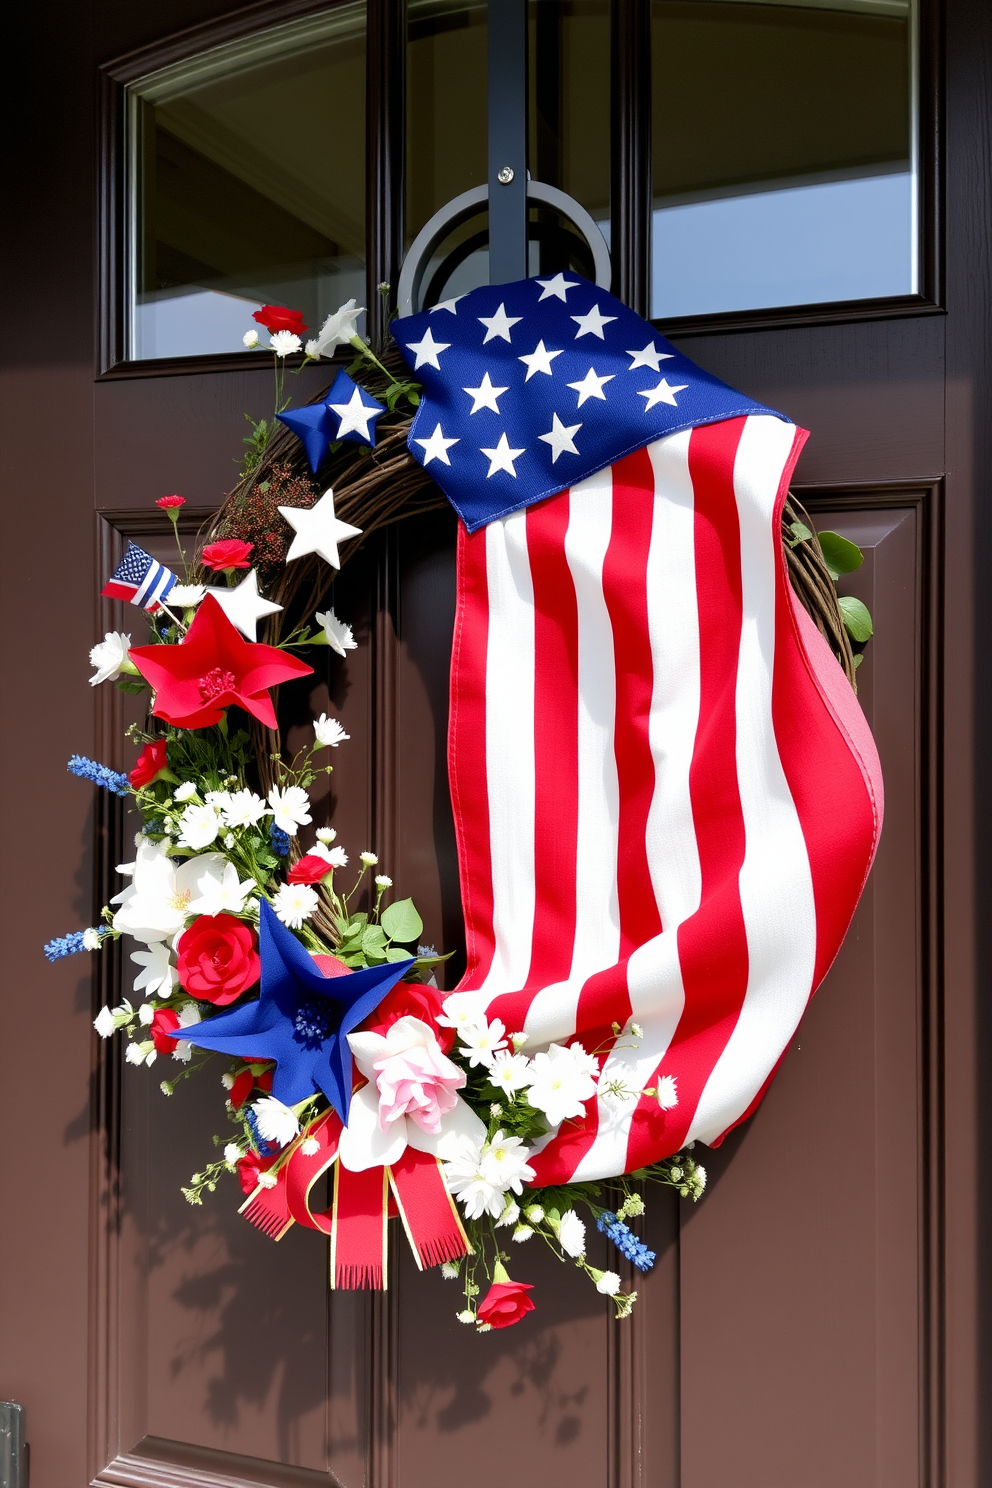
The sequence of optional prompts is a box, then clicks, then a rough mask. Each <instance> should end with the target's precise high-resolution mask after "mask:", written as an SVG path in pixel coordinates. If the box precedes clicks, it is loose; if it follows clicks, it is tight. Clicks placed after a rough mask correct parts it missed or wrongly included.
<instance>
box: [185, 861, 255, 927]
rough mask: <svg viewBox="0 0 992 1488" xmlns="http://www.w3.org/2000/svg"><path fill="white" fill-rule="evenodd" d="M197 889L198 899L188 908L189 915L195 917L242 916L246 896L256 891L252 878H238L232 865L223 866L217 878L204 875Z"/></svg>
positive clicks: (212, 875) (207, 874) (208, 874)
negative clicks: (195, 915)
mask: <svg viewBox="0 0 992 1488" xmlns="http://www.w3.org/2000/svg"><path fill="white" fill-rule="evenodd" d="M197 888H198V889H199V891H200V893H199V897H198V898H196V899H194V900H193V902H192V903H191V905H190V907H189V912H190V914H197V915H217V914H233V915H239V914H243V913H244V908H245V900H246V899H247V897H248V895H249V894H255V893H257V891H258V886H257V884H256V883H255V880H254V879H253V878H242V879H239V878H238V870H237V868H235V866H234V864H233V863H225V864H224V871H223V873H222V874H221V876H220V877H219V878H218V877H217V876H216V874H212V873H205V874H204V875H203V877H202V878H201V879H200V881H199V883H198V884H197Z"/></svg>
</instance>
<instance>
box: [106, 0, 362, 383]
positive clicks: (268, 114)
mask: <svg viewBox="0 0 992 1488" xmlns="http://www.w3.org/2000/svg"><path fill="white" fill-rule="evenodd" d="M129 95H130V97H129V119H130V123H131V131H132V180H133V199H132V212H133V219H132V220H133V263H132V282H133V301H132V306H131V328H130V330H131V351H130V354H131V356H133V357H137V358H142V359H143V358H149V357H172V356H195V355H203V354H206V353H211V352H228V351H237V350H241V349H242V346H241V341H242V336H243V335H244V332H245V330H246V328H249V327H251V326H252V325H253V322H252V319H251V316H252V312H253V311H254V310H256V309H257V308H258V306H259V305H261V304H265V303H270V304H279V305H288V306H289V307H290V308H291V309H294V310H302V312H303V318H304V320H305V321H306V323H307V325H308V326H309V327H316V326H319V324H320V322H321V321H322V319H323V318H324V317H325V316H326V315H328V314H329V313H330V312H331V311H332V310H334V309H336V308H337V307H338V305H339V304H340V303H341V302H342V301H343V300H346V299H348V297H349V296H351V295H354V296H355V297H356V298H358V299H359V301H360V302H361V303H364V296H365V5H364V3H361V4H357V3H353V4H348V5H342V6H339V7H338V8H336V9H334V10H332V11H327V12H324V13H322V14H320V15H317V16H309V17H306V18H305V19H303V20H300V21H294V22H291V23H289V24H287V25H284V26H275V27H272V28H271V29H269V30H267V31H264V32H261V33H259V34H258V35H256V36H253V37H250V38H248V39H247V40H244V41H239V42H233V43H231V44H229V45H226V46H222V47H217V48H215V49H214V50H212V51H210V52H207V53H204V54H203V55H202V56H200V57H197V58H194V59H193V60H192V61H188V62H183V63H177V64H176V65H175V66H173V67H169V68H165V69H163V70H162V71H161V72H157V73H155V74H153V75H152V76H150V77H147V78H143V79H141V80H140V81H139V82H138V83H136V84H134V85H133V86H132V87H131V88H130V89H129Z"/></svg>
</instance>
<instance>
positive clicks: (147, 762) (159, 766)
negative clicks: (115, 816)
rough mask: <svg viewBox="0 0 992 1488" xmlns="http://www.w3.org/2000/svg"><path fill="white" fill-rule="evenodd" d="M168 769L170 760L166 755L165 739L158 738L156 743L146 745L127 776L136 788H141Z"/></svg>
mask: <svg viewBox="0 0 992 1488" xmlns="http://www.w3.org/2000/svg"><path fill="white" fill-rule="evenodd" d="M166 769H168V761H167V760H166V757H165V740H164V739H156V740H155V741H154V743H152V744H146V745H145V747H144V749H143V750H142V751H141V753H140V754H139V755H138V758H137V759H136V760H135V762H134V769H133V770H132V771H131V773H130V775H129V776H128V777H127V778H128V780H130V782H131V784H132V785H133V786H134V788H135V790H141V788H142V786H145V785H151V783H152V781H153V780H157V779H158V777H159V776H160V775H161V773H162V771H163V770H166Z"/></svg>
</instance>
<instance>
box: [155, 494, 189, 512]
mask: <svg viewBox="0 0 992 1488" xmlns="http://www.w3.org/2000/svg"><path fill="white" fill-rule="evenodd" d="M155 505H156V506H160V507H161V508H162V510H163V511H172V509H173V508H174V507H177V506H185V505H186V497H185V496H160V497H159V498H158V500H157V501H156V503H155Z"/></svg>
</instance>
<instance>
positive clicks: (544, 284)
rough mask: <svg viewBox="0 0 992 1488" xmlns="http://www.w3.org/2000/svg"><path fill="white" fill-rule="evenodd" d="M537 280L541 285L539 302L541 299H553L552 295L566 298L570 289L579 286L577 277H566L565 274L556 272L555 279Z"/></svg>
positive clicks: (561, 298) (560, 298) (562, 298)
mask: <svg viewBox="0 0 992 1488" xmlns="http://www.w3.org/2000/svg"><path fill="white" fill-rule="evenodd" d="M537 282H538V284H539V285H540V286H541V298H540V299H539V300H538V302H537V303H538V304H540V303H541V300H548V299H551V298H552V296H553V297H554V298H555V299H556V300H564V299H565V297H566V295H567V294H568V291H569V290H570V289H578V287H579V282H578V280H577V279H566V278H565V275H564V274H556V275H555V277H554V278H553V279H538V281H537Z"/></svg>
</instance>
